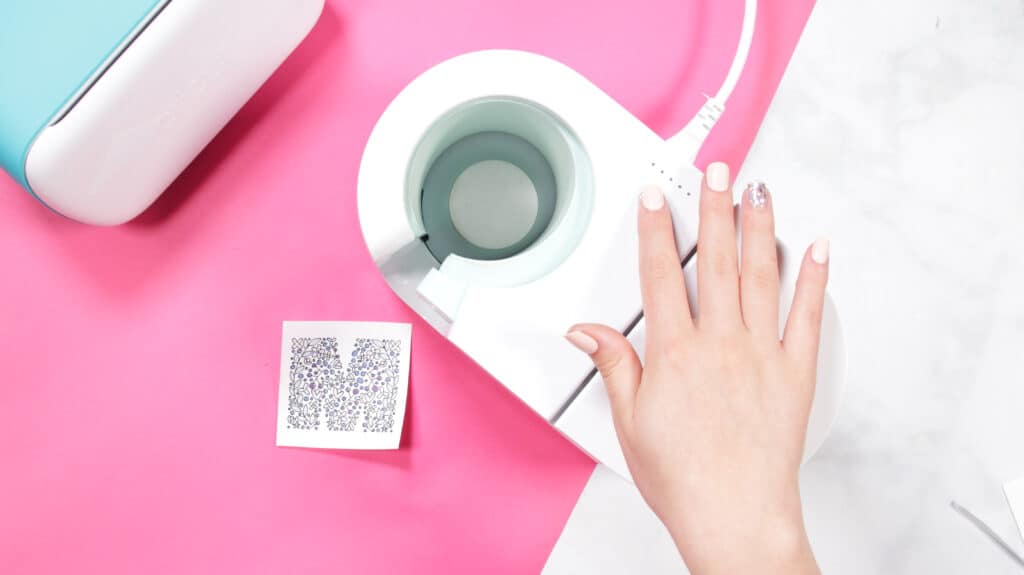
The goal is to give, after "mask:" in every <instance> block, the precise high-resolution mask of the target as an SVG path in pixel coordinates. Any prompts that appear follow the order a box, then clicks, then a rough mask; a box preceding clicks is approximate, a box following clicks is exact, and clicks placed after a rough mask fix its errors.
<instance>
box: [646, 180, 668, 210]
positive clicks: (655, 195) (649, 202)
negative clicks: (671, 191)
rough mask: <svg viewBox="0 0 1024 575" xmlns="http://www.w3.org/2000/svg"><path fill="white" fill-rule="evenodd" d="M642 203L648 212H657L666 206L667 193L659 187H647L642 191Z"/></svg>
mask: <svg viewBox="0 0 1024 575" xmlns="http://www.w3.org/2000/svg"><path fill="white" fill-rule="evenodd" d="M640 203H641V204H643V206H644V207H645V208H647V209H648V210H651V211H652V212H656V211H658V210H660V209H661V208H662V206H664V205H665V192H662V191H661V188H659V187H658V186H647V187H645V188H644V189H643V190H641V191H640Z"/></svg>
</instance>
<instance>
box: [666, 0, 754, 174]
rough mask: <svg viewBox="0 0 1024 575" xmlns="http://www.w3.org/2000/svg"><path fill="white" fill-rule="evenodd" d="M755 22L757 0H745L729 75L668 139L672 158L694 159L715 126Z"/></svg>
mask: <svg viewBox="0 0 1024 575" xmlns="http://www.w3.org/2000/svg"><path fill="white" fill-rule="evenodd" d="M756 23H757V0H746V3H745V4H744V6H743V28H742V30H741V31H740V41H739V45H738V46H737V47H736V56H735V57H733V61H732V65H731V66H729V73H728V74H726V76H725V81H723V82H722V86H721V87H720V88H719V89H718V93H716V94H715V95H714V96H708V95H707V94H705V95H704V97H705V98H707V101H705V102H704V105H703V106H701V109H700V111H699V112H697V115H696V116H694V117H693V119H692V120H690V121H689V123H687V124H686V127H684V128H683V129H682V130H681V131H680V132H679V133H678V134H676V135H675V136H672V137H671V138H669V140H668V142H669V144H670V145H671V146H672V147H673V148H676V149H675V150H674V153H673V156H675V157H677V158H686V159H688V160H690V161H691V162H692V161H693V160H695V159H696V157H697V152H699V151H700V148H701V146H703V145H704V140H706V139H707V137H708V134H710V133H711V129H712V128H714V127H715V124H716V123H717V122H718V118H720V117H721V116H722V112H724V111H725V104H726V102H727V101H728V100H729V97H730V96H732V93H733V90H735V89H736V84H737V83H739V79H740V75H741V74H742V73H743V69H744V68H745V67H746V65H747V56H749V55H750V45H751V44H752V43H753V40H754V26H755V24H756Z"/></svg>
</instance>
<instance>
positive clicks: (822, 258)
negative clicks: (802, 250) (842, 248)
mask: <svg viewBox="0 0 1024 575" xmlns="http://www.w3.org/2000/svg"><path fill="white" fill-rule="evenodd" d="M811 259H812V260H814V262H815V263H818V264H827V263H828V238H818V239H816V240H814V245H813V246H811Z"/></svg>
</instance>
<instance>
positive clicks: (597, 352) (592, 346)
mask: <svg viewBox="0 0 1024 575" xmlns="http://www.w3.org/2000/svg"><path fill="white" fill-rule="evenodd" d="M565 338H566V339H567V340H569V343H571V344H573V345H574V346H576V347H577V348H578V349H579V350H580V351H582V352H583V353H585V354H587V355H589V356H590V359H592V360H593V361H594V365H595V366H596V367H597V370H598V371H599V372H601V379H603V380H604V384H605V387H606V388H607V390H608V398H609V399H610V400H611V404H612V416H613V417H614V418H615V421H616V423H618V424H620V425H622V424H626V423H629V422H630V421H632V419H633V402H634V400H635V399H636V392H637V389H638V388H639V387H640V376H641V375H642V374H643V366H641V365H640V358H639V357H637V355H636V351H635V350H634V349H633V346H632V345H631V344H630V343H629V341H628V340H627V339H626V338H625V337H623V335H622V334H621V333H619V332H618V331H616V330H614V329H612V328H610V327H608V326H605V325H599V324H591V323H584V324H577V325H574V326H573V327H572V328H571V329H570V330H569V333H567V334H565Z"/></svg>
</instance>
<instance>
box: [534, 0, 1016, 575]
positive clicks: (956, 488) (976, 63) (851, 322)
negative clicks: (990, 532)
mask: <svg viewBox="0 0 1024 575" xmlns="http://www.w3.org/2000/svg"><path fill="white" fill-rule="evenodd" d="M753 177H758V178H763V179H765V180H766V181H768V182H769V184H770V186H771V187H772V190H773V192H774V195H775V198H776V205H777V206H778V218H779V221H780V235H783V236H784V237H786V238H790V239H796V240H803V241H810V240H811V239H812V238H813V237H814V236H815V235H817V234H818V233H819V232H824V233H827V234H828V235H830V236H831V237H832V239H833V252H832V253H833V256H832V257H833V259H832V261H833V264H832V284H831V289H832V293H833V295H834V296H835V297H836V298H837V300H838V303H839V305H840V310H841V314H842V316H843V319H844V323H845V326H846V335H847V345H848V349H849V354H850V362H849V364H850V367H849V376H848V380H847V391H846V395H845V399H844V405H843V408H842V410H841V413H840V416H839V419H838V421H837V423H836V427H835V429H834V431H833V433H832V435H831V437H830V438H829V439H828V440H827V441H826V443H825V445H824V447H823V448H822V450H821V452H819V454H818V456H817V457H815V458H814V459H813V460H812V461H811V462H810V463H808V464H807V466H806V467H805V469H804V473H803V477H802V490H803V496H804V502H805V503H804V505H805V513H806V516H807V523H808V528H809V531H810V535H811V539H812V543H813V545H814V548H815V551H816V553H817V556H818V559H819V561H820V563H821V565H822V567H823V569H824V570H825V572H827V573H858V574H860V573H886V574H900V573H986V574H1000V573H1007V574H1009V573H1021V572H1022V570H1021V569H1020V568H1019V567H1018V566H1017V565H1015V564H1014V563H1013V562H1011V561H1010V560H1009V559H1008V558H1007V557H1006V556H1005V555H1004V554H1003V553H1002V552H1001V551H1000V550H999V549H998V548H997V547H996V546H995V545H993V544H992V543H990V542H989V541H988V540H987V539H985V538H984V537H983V536H981V535H980V534H979V532H977V531H976V530H975V529H974V528H973V527H972V526H971V525H969V524H968V523H966V522H965V521H964V520H963V519H961V518H960V517H959V516H958V515H956V514H954V513H953V511H952V510H951V509H950V508H949V501H950V500H951V499H956V500H957V501H959V502H960V503H962V504H963V505H965V506H966V507H968V508H969V509H971V510H972V511H974V512H975V513H976V514H977V515H979V516H980V517H981V518H982V519H984V520H985V521H986V522H987V523H989V525H991V526H992V527H993V528H994V529H995V530H996V531H997V532H999V533H1000V534H1001V535H1002V536H1003V537H1004V538H1005V539H1006V540H1007V541H1009V542H1010V543H1011V544H1012V545H1014V546H1016V548H1017V549H1018V550H1021V551H1024V543H1022V541H1021V539H1020V536H1019V535H1018V533H1017V530H1016V528H1015V526H1014V524H1013V520H1012V517H1011V515H1010V512H1009V509H1008V507H1007V504H1006V501H1005V499H1004V497H1003V494H1002V490H1001V485H1002V483H1003V482H1005V481H1008V480H1010V479H1013V478H1015V477H1019V476H1022V475H1024V249H1022V247H1024V226H1022V223H1024V2H1022V1H1021V0H985V1H967V0H961V1H952V0H903V1H901V2H893V1H892V0H860V1H857V2H849V1H847V2H844V1H842V0H819V2H818V6H817V7H816V9H815V11H814V14H813V15H812V17H811V20H810V22H809V24H808V27H807V30H806V32H805V35H804V37H803V39H802V40H801V43H800V45H799V46H798V48H797V52H796V54H795V56H794V59H793V61H792V63H791V65H790V68H789V70H788V72H787V74H786V77H785V79H784V80H783V83H782V85H781V87H780V90H779V92H778V94H777V96H776V99H775V101H774V102H773V105H772V108H771V110H770V111H769V114H768V116H767V119H766V121H765V123H764V125H763V127H762V129H761V131H760V133H759V135H758V138H757V141H756V142H755V145H754V148H753V150H752V151H751V154H750V156H749V158H748V161H747V163H746V164H745V166H744V168H743V172H742V174H741V179H746V178H753ZM630 489H631V488H629V487H626V486H625V485H624V484H623V483H621V482H620V481H619V480H618V479H616V478H615V477H614V476H613V475H612V474H611V473H609V472H607V470H598V471H597V472H595V475H594V477H593V478H592V479H591V482H590V484H588V487H587V489H586V490H585V491H584V494H583V496H582V497H581V499H580V502H579V504H578V505H577V508H576V510H575V511H574V513H573V516H572V517H571V518H570V521H569V523H568V525H567V526H566V529H565V532H564V533H563V536H562V538H561V539H560V540H559V543H558V545H557V546H556V548H555V550H554V552H553V553H552V556H551V558H550V560H549V562H548V566H547V568H546V570H545V572H546V573H552V574H561V573H587V574H598V573H625V572H631V573H659V572H665V573H670V572H679V570H680V569H681V564H680V562H679V560H678V558H677V557H675V554H674V550H673V549H672V547H671V545H670V543H669V542H668V539H667V537H666V536H665V534H664V532H663V530H662V529H661V528H660V526H659V525H657V523H656V521H655V520H654V518H653V516H652V515H650V513H649V512H647V511H646V510H644V509H643V508H642V504H641V502H640V501H639V499H637V498H636V495H635V494H633V493H632V492H631V491H630Z"/></svg>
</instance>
